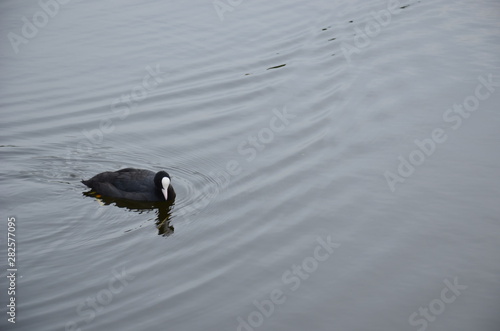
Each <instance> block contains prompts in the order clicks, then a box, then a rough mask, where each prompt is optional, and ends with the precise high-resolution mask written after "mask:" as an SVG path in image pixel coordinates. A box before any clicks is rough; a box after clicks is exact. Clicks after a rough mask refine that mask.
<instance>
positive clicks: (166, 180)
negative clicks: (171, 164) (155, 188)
mask: <svg viewBox="0 0 500 331" xmlns="http://www.w3.org/2000/svg"><path fill="white" fill-rule="evenodd" d="M169 185H170V179H169V178H168V177H163V178H162V180H161V186H162V187H163V188H162V189H161V191H162V192H163V196H164V197H165V200H168V186H169Z"/></svg>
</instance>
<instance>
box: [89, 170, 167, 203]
mask: <svg viewBox="0 0 500 331" xmlns="http://www.w3.org/2000/svg"><path fill="white" fill-rule="evenodd" d="M82 183H83V184H85V185H87V186H88V187H90V188H91V189H92V190H93V191H95V192H96V193H98V194H100V195H103V196H107V197H111V198H121V199H129V200H136V201H173V200H174V199H175V191H174V188H173V187H172V185H171V184H170V175H169V174H168V173H166V172H165V171H159V172H157V173H154V172H152V171H149V170H144V169H133V168H126V169H121V170H118V171H114V172H112V171H106V172H103V173H100V174H97V175H95V176H94V177H92V178H90V179H89V180H82Z"/></svg>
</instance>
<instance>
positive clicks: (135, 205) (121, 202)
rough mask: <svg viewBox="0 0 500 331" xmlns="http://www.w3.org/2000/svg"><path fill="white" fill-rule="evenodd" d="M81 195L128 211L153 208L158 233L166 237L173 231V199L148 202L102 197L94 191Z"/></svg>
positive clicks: (143, 210) (141, 210)
mask: <svg viewBox="0 0 500 331" xmlns="http://www.w3.org/2000/svg"><path fill="white" fill-rule="evenodd" d="M83 195H85V196H88V197H93V198H95V199H96V200H97V201H98V202H99V204H101V205H111V204H114V205H115V206H117V207H119V208H126V209H128V210H130V211H134V212H138V213H143V212H145V211H149V210H155V212H156V220H155V223H156V228H157V229H158V235H161V236H164V237H167V236H170V235H171V234H172V233H174V227H173V226H172V225H170V217H171V212H172V208H173V206H174V205H175V201H168V202H167V201H161V202H148V201H133V200H126V199H117V198H110V197H104V196H101V195H100V194H97V193H96V192H93V191H92V190H91V191H88V192H83Z"/></svg>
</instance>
